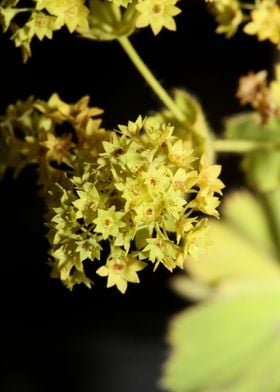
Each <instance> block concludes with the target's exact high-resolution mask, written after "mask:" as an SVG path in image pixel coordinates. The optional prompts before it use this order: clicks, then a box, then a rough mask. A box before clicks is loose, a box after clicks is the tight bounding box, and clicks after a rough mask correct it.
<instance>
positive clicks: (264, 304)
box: [162, 281, 280, 392]
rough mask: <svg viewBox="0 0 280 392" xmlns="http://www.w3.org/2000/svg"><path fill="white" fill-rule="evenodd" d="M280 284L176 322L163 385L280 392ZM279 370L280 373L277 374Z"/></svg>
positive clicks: (180, 389) (173, 390) (183, 391)
mask: <svg viewBox="0 0 280 392" xmlns="http://www.w3.org/2000/svg"><path fill="white" fill-rule="evenodd" d="M279 307H280V284H279V282H276V281H275V282H273V283H272V282H269V283H267V284H263V285H260V286H258V285H255V286H254V288H253V289H252V288H248V287H247V288H246V284H245V286H244V290H243V291H239V292H238V293H237V294H235V295H229V296H227V297H224V298H222V299H221V298H220V299H218V300H216V301H209V302H205V303H203V304H201V305H199V306H197V307H196V308H193V309H192V310H190V311H185V312H183V313H182V314H180V315H179V316H177V317H175V318H174V320H173V322H172V323H171V328H170V333H169V342H170V344H171V346H172V352H171V355H170V357H169V359H168V361H167V362H166V364H165V367H164V376H163V378H162V384H163V386H164V387H165V388H167V390H168V391H170V392H188V391H189V392H195V391H197V392H198V391H206V390H207V391H208V392H210V391H212V392H214V391H216V392H217V391H226V392H229V391H231V392H241V391H242V392H243V391H244V392H263V391H269V392H273V391H275V392H276V391H279V388H280V372H279V371H278V365H279V360H280V334H279ZM276 367H277V368H276Z"/></svg>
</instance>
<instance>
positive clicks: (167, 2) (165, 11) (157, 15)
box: [136, 0, 181, 35]
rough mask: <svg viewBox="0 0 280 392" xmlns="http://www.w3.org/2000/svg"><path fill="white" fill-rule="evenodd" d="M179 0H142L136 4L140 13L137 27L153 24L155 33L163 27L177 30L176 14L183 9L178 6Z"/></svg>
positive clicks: (152, 27)
mask: <svg viewBox="0 0 280 392" xmlns="http://www.w3.org/2000/svg"><path fill="white" fill-rule="evenodd" d="M177 1H178V0H142V1H139V3H138V4H137V5H136V9H137V11H138V12H139V13H140V15H139V16H138V18H137V20H136V27H139V28H140V27H147V26H151V29H152V30H153V33H154V34H155V35H156V34H158V33H159V32H160V31H161V29H162V28H163V27H165V28H167V29H168V30H171V31H175V30H176V23H175V21H174V16H176V15H178V14H179V13H180V12H181V10H180V9H179V8H178V7H176V5H175V4H176V3H177Z"/></svg>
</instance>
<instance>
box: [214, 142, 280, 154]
mask: <svg viewBox="0 0 280 392" xmlns="http://www.w3.org/2000/svg"><path fill="white" fill-rule="evenodd" d="M279 147H280V143H279V142H275V141H265V140H239V139H236V140H234V139H233V140H230V139H216V140H214V141H213V148H214V150H215V151H216V152H231V153H237V154H241V153H246V152H250V151H254V150H264V149H275V148H279Z"/></svg>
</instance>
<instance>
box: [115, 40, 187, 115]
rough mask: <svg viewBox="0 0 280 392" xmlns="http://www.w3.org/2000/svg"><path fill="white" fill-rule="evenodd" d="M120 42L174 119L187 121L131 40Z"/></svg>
mask: <svg viewBox="0 0 280 392" xmlns="http://www.w3.org/2000/svg"><path fill="white" fill-rule="evenodd" d="M118 41H119V43H120V45H121V46H122V48H123V49H124V51H125V52H126V54H127V55H128V57H129V58H130V60H131V61H132V63H133V64H134V66H135V67H136V68H137V70H138V71H139V72H140V74H141V75H142V76H143V78H144V79H145V80H146V82H147V83H148V85H149V86H150V87H151V88H152V90H153V91H154V93H155V94H156V95H157V96H158V98H159V99H160V100H161V101H162V103H163V104H164V105H165V106H166V107H167V108H168V109H169V110H170V111H171V112H172V114H173V115H174V117H176V119H177V120H179V121H180V122H183V121H184V120H185V115H184V113H183V112H182V111H181V110H180V109H179V108H178V106H177V105H176V104H175V102H174V101H173V99H172V98H171V97H170V95H169V94H168V93H167V92H166V90H165V89H164V88H163V87H162V85H161V84H160V83H159V82H158V80H157V79H156V78H155V76H154V75H153V73H152V72H151V71H150V69H149V68H148V67H147V65H146V64H145V63H144V61H143V60H142V59H141V57H140V56H139V54H138V53H137V52H136V50H135V49H134V47H133V45H132V44H131V42H130V41H129V39H128V38H127V37H120V38H118Z"/></svg>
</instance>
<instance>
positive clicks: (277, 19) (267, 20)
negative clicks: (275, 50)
mask: <svg viewBox="0 0 280 392" xmlns="http://www.w3.org/2000/svg"><path fill="white" fill-rule="evenodd" d="M251 18H252V20H251V22H249V23H247V24H246V25H245V27H244V32H245V33H246V34H249V35H256V36H257V37H258V39H259V40H260V41H264V40H266V39H269V40H270V41H271V42H272V43H274V44H276V45H277V46H279V47H280V7H279V4H278V2H277V1H276V0H262V1H258V2H256V7H255V9H254V10H253V11H252V13H251Z"/></svg>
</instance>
